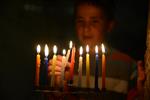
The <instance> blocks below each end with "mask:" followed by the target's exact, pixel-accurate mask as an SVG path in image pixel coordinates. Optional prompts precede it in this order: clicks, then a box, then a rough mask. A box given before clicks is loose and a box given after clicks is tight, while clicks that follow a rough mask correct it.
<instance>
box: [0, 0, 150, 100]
mask: <svg viewBox="0 0 150 100" xmlns="http://www.w3.org/2000/svg"><path fill="white" fill-rule="evenodd" d="M0 2H1V3H0V5H1V7H0V8H1V9H0V28H1V29H0V35H1V36H0V51H1V54H0V62H1V64H0V90H1V94H0V98H2V99H1V100H8V99H11V100H28V99H29V98H31V95H32V88H33V79H34V71H35V57H36V45H37V44H38V43H39V44H41V46H42V48H44V45H45V44H46V43H47V44H48V45H49V46H50V48H52V46H53V45H54V44H57V45H58V47H62V46H63V47H67V46H68V42H69V40H75V39H76V38H75V32H74V25H73V5H74V1H73V0H5V1H0ZM114 3H115V6H116V10H115V17H116V20H117V26H116V28H115V30H114V31H113V32H112V34H111V35H110V36H109V39H110V40H109V42H110V43H111V45H112V46H113V47H115V48H118V49H119V50H120V51H122V52H125V53H127V54H128V55H130V56H131V57H133V58H134V59H136V60H140V59H141V60H143V59H144V53H145V49H146V45H145V44H146V33H147V12H148V11H147V10H148V5H147V4H148V0H114ZM51 50H52V49H51ZM42 52H43V51H42ZM50 52H51V51H50Z"/></svg>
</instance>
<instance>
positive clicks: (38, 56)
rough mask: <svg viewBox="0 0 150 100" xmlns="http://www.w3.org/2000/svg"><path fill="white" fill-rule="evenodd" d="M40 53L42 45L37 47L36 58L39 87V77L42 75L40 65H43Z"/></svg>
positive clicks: (37, 84)
mask: <svg viewBox="0 0 150 100" xmlns="http://www.w3.org/2000/svg"><path fill="white" fill-rule="evenodd" d="M40 51H41V47H40V45H38V46H37V56H36V72H35V74H36V75H35V86H39V75H40V64H41V59H40V54H39V53H40Z"/></svg>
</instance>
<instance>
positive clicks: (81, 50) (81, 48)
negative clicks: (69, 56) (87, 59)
mask: <svg viewBox="0 0 150 100" xmlns="http://www.w3.org/2000/svg"><path fill="white" fill-rule="evenodd" d="M82 54H83V47H82V46H81V47H80V55H82Z"/></svg>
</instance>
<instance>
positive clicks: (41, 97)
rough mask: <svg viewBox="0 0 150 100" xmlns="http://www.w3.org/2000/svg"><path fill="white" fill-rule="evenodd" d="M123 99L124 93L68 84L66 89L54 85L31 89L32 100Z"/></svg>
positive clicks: (124, 97)
mask: <svg viewBox="0 0 150 100" xmlns="http://www.w3.org/2000/svg"><path fill="white" fill-rule="evenodd" d="M79 99H83V100H99V99H102V100H113V99H114V100H125V99H126V95H125V94H122V93H117V92H113V91H108V90H106V89H105V90H102V91H101V90H97V89H90V88H78V87H73V86H70V87H68V89H67V90H65V89H61V88H54V87H39V88H34V89H33V100H79Z"/></svg>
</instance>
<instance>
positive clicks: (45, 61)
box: [44, 44, 49, 85]
mask: <svg viewBox="0 0 150 100" xmlns="http://www.w3.org/2000/svg"><path fill="white" fill-rule="evenodd" d="M48 55H49V49H48V46H47V44H46V45H45V58H44V67H45V68H44V69H45V85H48Z"/></svg>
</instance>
